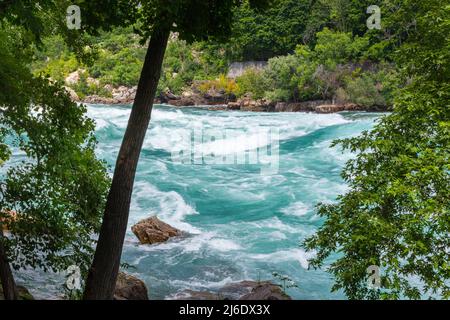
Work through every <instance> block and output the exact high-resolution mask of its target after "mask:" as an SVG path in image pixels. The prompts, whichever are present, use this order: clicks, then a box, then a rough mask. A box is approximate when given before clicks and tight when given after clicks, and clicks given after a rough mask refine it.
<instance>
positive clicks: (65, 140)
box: [0, 0, 110, 299]
mask: <svg viewBox="0 0 450 320" xmlns="http://www.w3.org/2000/svg"><path fill="white" fill-rule="evenodd" d="M96 3H97V4H98V3H99V2H98V1H97V2H96ZM66 7H67V1H57V0H55V1H41V2H40V3H39V5H36V2H35V1H1V2H0V8H1V10H0V47H1V48H2V50H1V52H0V60H1V64H0V84H1V87H2V90H1V92H0V167H1V180H0V281H1V284H2V288H3V293H4V296H5V298H6V299H17V298H18V293H17V287H16V284H15V279H14V276H13V273H12V269H20V268H26V267H32V268H42V269H43V270H52V271H55V272H57V271H65V270H66V269H67V267H68V266H70V265H75V266H77V267H79V268H80V271H81V272H82V274H83V273H84V274H87V269H88V268H89V266H90V263H91V259H92V255H93V246H94V245H95V241H94V239H93V238H92V235H93V234H95V233H98V231H99V228H100V224H101V216H102V213H103V210H104V204H105V202H106V195H107V191H108V186H109V182H110V180H109V178H108V175H107V171H106V167H105V164H104V163H103V162H102V161H99V160H98V159H97V158H96V156H95V153H94V149H95V144H96V140H95V138H94V135H93V132H94V128H95V127H94V123H93V121H92V120H90V119H88V118H87V117H86V116H85V113H86V107H85V106H83V105H77V104H76V103H73V102H72V101H71V100H70V98H69V97H68V95H67V93H66V92H65V91H64V89H63V88H62V86H61V84H59V83H55V82H54V81H51V80H50V79H48V78H45V77H37V76H33V75H32V74H31V72H30V69H29V64H30V62H31V61H32V59H33V52H34V46H35V45H37V46H39V45H41V41H40V39H41V37H42V36H44V35H47V34H50V33H53V32H55V30H59V32H60V33H63V34H64V36H65V38H66V40H67V41H68V42H69V41H73V42H72V44H73V43H79V41H80V40H81V37H80V35H77V34H74V33H70V32H69V31H68V30H67V29H64V27H63V26H64V25H63V23H64V19H63V18H64V16H65V9H66ZM92 12H96V11H92ZM91 16H92V15H91ZM58 17H59V19H58ZM52 19H53V20H52ZM91 20H92V21H94V22H96V24H94V25H96V26H98V25H99V21H104V20H101V19H99V18H98V17H97V18H95V19H94V18H92V19H91ZM88 21H89V19H88ZM105 21H109V20H108V19H106V20H105ZM12 153H14V155H15V157H13V158H11V154H12ZM5 229H6V230H7V232H6V233H5V232H4V230H5Z"/></svg>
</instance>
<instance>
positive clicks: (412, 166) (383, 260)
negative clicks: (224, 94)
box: [304, 0, 450, 299]
mask: <svg viewBox="0 0 450 320" xmlns="http://www.w3.org/2000/svg"><path fill="white" fill-rule="evenodd" d="M402 5H403V6H404V8H408V10H406V11H400V12H401V13H399V14H397V15H395V16H393V18H395V19H396V20H395V21H397V22H398V21H401V22H402V23H405V22H409V24H410V23H411V22H413V23H414V24H413V27H412V28H411V30H409V31H410V33H409V36H408V38H407V39H406V41H405V42H404V43H403V45H402V46H401V48H400V50H399V51H398V53H397V61H398V64H399V66H401V67H402V71H403V72H404V75H405V77H406V78H409V79H411V84H410V85H408V86H407V87H406V88H404V89H402V90H401V91H400V92H399V94H398V97H397V98H396V102H395V107H394V110H393V112H392V114H390V115H388V116H385V117H383V118H382V119H381V120H380V121H379V123H378V124H377V125H376V126H375V128H374V129H373V130H372V131H370V132H364V133H363V134H362V135H361V136H359V137H356V138H350V139H344V140H340V141H337V142H336V144H342V145H343V147H344V148H345V149H347V150H350V151H352V152H356V158H354V159H352V160H350V161H349V162H348V163H347V164H346V166H345V168H344V171H343V174H342V175H343V178H344V180H345V181H346V182H347V183H348V184H349V187H350V191H349V192H347V193H346V194H344V195H342V196H339V197H338V199H337V203H335V204H320V205H319V206H318V213H319V215H320V216H322V217H324V218H326V220H325V222H324V225H323V226H322V227H321V228H320V229H319V231H318V232H317V233H316V235H314V236H312V237H310V238H308V239H307V240H306V241H305V243H304V245H305V247H306V248H307V249H309V250H314V251H316V252H317V255H316V257H315V258H313V259H312V260H311V261H310V262H311V266H312V267H314V268H317V267H321V266H322V265H323V264H324V263H325V262H326V259H327V258H329V257H330V256H332V255H333V254H336V255H335V256H332V258H334V262H333V263H331V265H330V267H329V272H331V273H332V274H333V276H334V277H335V285H334V286H333V288H332V290H343V291H344V293H345V294H346V295H347V297H348V298H350V299H367V298H369V299H379V298H381V299H402V298H410V299H418V298H421V297H435V298H436V297H441V298H444V299H448V298H450V290H449V283H450V282H449V279H450V264H449V261H450V259H449V258H450V253H449V248H450V194H449V190H450V106H449V101H450V99H449V98H450V79H449V78H450V69H449V67H450V66H449V61H450V39H449V34H450V6H449V4H448V1H447V3H445V1H444V2H442V1H440V0H430V1H422V2H414V1H410V0H406V1H403V2H402ZM336 257H337V259H336ZM371 265H376V266H379V267H380V273H381V274H380V275H381V287H380V288H379V289H376V290H374V289H371V288H369V287H368V283H367V280H368V274H367V268H368V267H369V266H371Z"/></svg>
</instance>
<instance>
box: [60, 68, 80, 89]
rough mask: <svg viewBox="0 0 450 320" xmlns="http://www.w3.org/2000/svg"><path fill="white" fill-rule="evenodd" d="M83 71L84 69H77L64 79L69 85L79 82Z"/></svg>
mask: <svg viewBox="0 0 450 320" xmlns="http://www.w3.org/2000/svg"><path fill="white" fill-rule="evenodd" d="M81 72H83V71H82V70H77V71H74V72H71V73H69V75H68V76H67V77H66V78H65V79H64V82H65V83H66V84H67V85H69V86H70V85H74V84H77V83H78V81H80V73H81Z"/></svg>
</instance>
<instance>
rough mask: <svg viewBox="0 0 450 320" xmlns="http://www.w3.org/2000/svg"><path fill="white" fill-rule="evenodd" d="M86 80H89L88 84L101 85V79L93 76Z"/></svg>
mask: <svg viewBox="0 0 450 320" xmlns="http://www.w3.org/2000/svg"><path fill="white" fill-rule="evenodd" d="M86 82H87V84H90V85H95V86H99V85H100V80H98V79H94V78H92V77H87V79H86Z"/></svg>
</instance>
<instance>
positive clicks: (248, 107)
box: [238, 98, 275, 112]
mask: <svg viewBox="0 0 450 320" xmlns="http://www.w3.org/2000/svg"><path fill="white" fill-rule="evenodd" d="M238 103H239V104H240V110H243V111H259V112H272V111H275V103H273V102H272V101H270V100H266V99H259V100H253V99H251V98H242V99H240V100H238Z"/></svg>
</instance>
